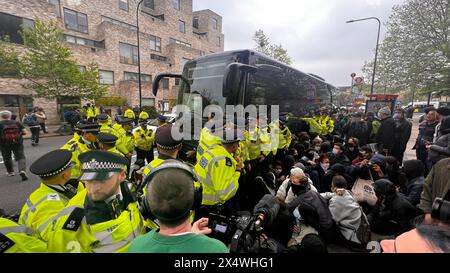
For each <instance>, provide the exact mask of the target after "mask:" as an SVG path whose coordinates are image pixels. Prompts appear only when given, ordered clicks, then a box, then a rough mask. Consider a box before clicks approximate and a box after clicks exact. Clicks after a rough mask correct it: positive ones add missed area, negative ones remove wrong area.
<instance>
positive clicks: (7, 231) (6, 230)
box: [0, 217, 47, 253]
mask: <svg viewBox="0 0 450 273" xmlns="http://www.w3.org/2000/svg"><path fill="white" fill-rule="evenodd" d="M0 238H2V240H1V243H2V244H1V247H2V248H0V253H45V252H47V244H46V243H45V242H43V241H41V240H39V239H38V238H36V237H35V236H33V230H31V229H29V228H27V227H25V226H22V225H18V224H17V223H15V222H13V221H11V220H9V219H6V218H1V217H0Z"/></svg>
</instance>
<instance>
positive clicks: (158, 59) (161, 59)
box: [150, 54, 167, 62]
mask: <svg viewBox="0 0 450 273" xmlns="http://www.w3.org/2000/svg"><path fill="white" fill-rule="evenodd" d="M150 59H152V60H156V61H161V62H167V57H164V56H160V55H156V54H150Z"/></svg>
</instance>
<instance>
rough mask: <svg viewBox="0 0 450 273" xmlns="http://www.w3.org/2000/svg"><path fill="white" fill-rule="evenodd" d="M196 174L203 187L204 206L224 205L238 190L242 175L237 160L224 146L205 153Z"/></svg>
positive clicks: (198, 164) (195, 170)
mask: <svg viewBox="0 0 450 273" xmlns="http://www.w3.org/2000/svg"><path fill="white" fill-rule="evenodd" d="M194 172H195V174H196V175H197V177H198V179H199V182H200V183H201V184H202V186H203V199H202V204H203V205H218V204H223V203H225V202H226V201H228V200H230V199H231V198H232V197H233V196H234V195H235V194H236V192H237V190H238V187H239V183H238V180H239V177H240V175H241V173H240V172H237V171H236V160H235V159H234V158H233V156H232V155H231V154H230V153H229V152H227V150H225V148H223V147H222V145H220V146H216V147H214V148H213V149H211V150H208V151H205V153H204V154H203V156H202V157H201V159H200V160H199V161H198V162H197V164H196V165H195V167H194Z"/></svg>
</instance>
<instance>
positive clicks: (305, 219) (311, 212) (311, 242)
mask: <svg viewBox="0 0 450 273" xmlns="http://www.w3.org/2000/svg"><path fill="white" fill-rule="evenodd" d="M293 215H294V217H295V225H294V228H293V232H292V238H291V239H290V240H289V242H288V244H287V246H288V252H291V253H327V252H328V250H327V248H326V245H325V244H324V242H323V241H322V239H321V238H320V236H319V233H318V232H317V229H316V228H315V227H318V225H317V223H319V215H318V214H317V211H316V210H315V209H314V207H313V206H311V205H309V204H308V203H304V204H301V205H300V206H298V207H297V208H296V209H295V210H294V212H293ZM312 225H314V226H315V227H313V226H312Z"/></svg>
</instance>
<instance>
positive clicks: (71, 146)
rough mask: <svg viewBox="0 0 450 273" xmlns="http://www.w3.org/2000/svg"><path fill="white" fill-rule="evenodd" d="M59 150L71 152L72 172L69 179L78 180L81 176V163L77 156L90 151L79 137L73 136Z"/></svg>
mask: <svg viewBox="0 0 450 273" xmlns="http://www.w3.org/2000/svg"><path fill="white" fill-rule="evenodd" d="M60 149H61V150H68V151H71V152H72V159H71V161H72V171H71V173H70V178H71V179H76V180H78V178H80V176H81V162H80V160H79V159H78V156H80V154H82V153H84V152H87V151H90V150H91V149H90V148H89V147H88V145H87V144H86V143H85V142H84V141H83V138H81V137H79V136H74V137H73V138H72V139H71V140H69V141H68V142H67V143H66V144H64V145H63V146H62V147H61V148H60Z"/></svg>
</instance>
